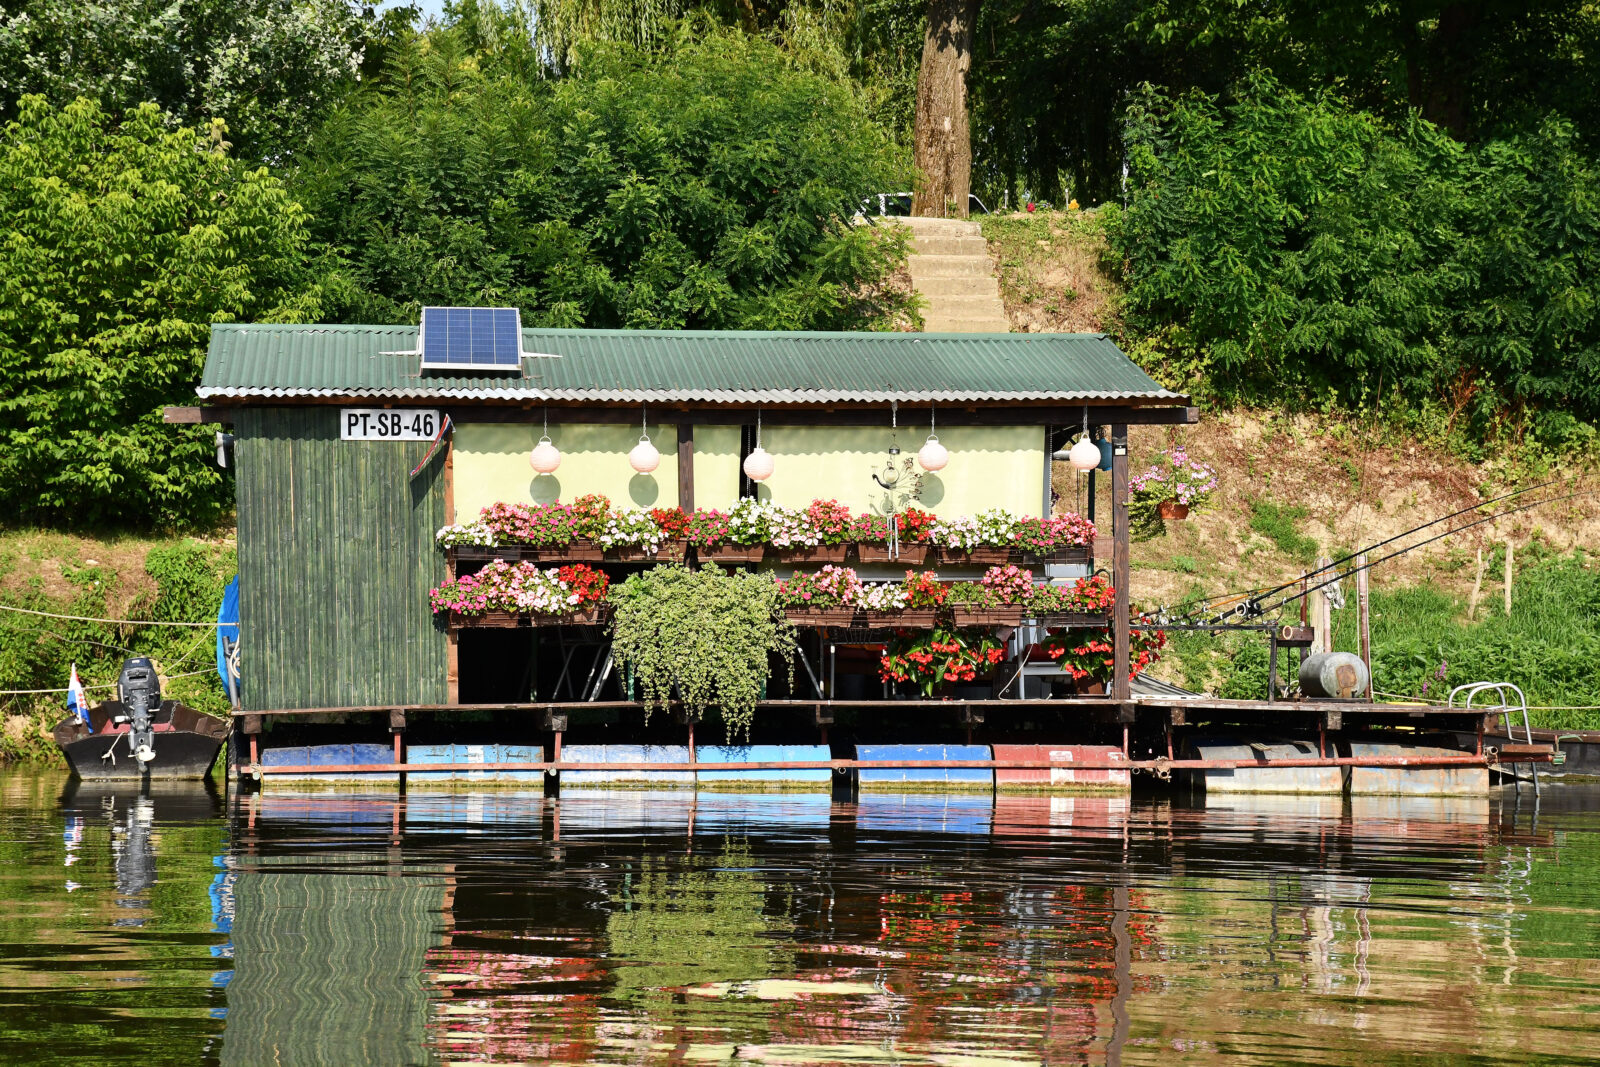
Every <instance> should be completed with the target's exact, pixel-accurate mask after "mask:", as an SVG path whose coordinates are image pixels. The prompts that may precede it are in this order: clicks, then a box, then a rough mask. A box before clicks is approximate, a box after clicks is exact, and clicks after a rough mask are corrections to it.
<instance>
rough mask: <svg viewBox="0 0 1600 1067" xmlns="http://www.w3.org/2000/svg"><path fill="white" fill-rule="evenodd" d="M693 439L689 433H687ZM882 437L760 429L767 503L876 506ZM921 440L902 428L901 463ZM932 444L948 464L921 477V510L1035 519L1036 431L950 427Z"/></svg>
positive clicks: (873, 432) (1039, 463) (883, 432)
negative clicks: (946, 454) (767, 465)
mask: <svg viewBox="0 0 1600 1067" xmlns="http://www.w3.org/2000/svg"><path fill="white" fill-rule="evenodd" d="M699 432H700V430H699V428H698V427H697V428H696V430H695V433H696V434H697V435H698V434H699ZM889 436H890V435H889V428H888V427H887V426H885V427H881V428H879V427H872V428H866V429H856V428H851V427H843V426H774V427H770V428H767V429H764V430H763V431H762V434H761V446H762V447H763V448H765V449H766V450H767V451H768V452H771V453H772V454H773V456H774V458H775V459H776V469H775V470H774V471H773V475H772V477H771V478H769V479H767V482H766V486H767V487H768V488H770V491H771V496H772V499H773V500H774V501H776V502H777V503H779V504H785V505H788V506H790V507H804V506H805V505H807V504H809V503H811V501H813V500H815V499H817V498H819V497H820V498H823V499H834V500H838V501H839V502H840V503H841V504H848V505H849V506H850V509H851V510H852V511H856V512H862V511H867V510H869V508H870V506H871V505H872V503H873V502H874V501H875V500H881V499H882V495H883V491H882V490H881V489H879V488H878V486H877V484H876V483H874V482H873V480H872V474H873V472H874V471H879V470H882V469H883V465H884V462H885V461H886V460H887V459H888V451H889ZM927 436H928V434H927V431H926V430H924V429H921V428H905V427H902V428H901V430H900V434H899V441H900V447H901V449H902V450H903V451H902V456H914V455H915V454H916V452H917V449H919V448H921V447H922V442H923V441H924V440H926V439H927ZM939 440H940V441H941V442H942V443H943V444H944V446H945V448H947V449H949V450H950V462H949V464H948V465H947V466H946V467H945V468H944V469H943V470H942V471H940V472H938V473H937V474H924V475H923V499H922V503H921V504H920V506H921V507H922V508H923V509H924V510H927V511H932V512H934V513H935V514H938V515H974V514H976V513H978V512H980V511H984V510H986V509H988V508H1008V509H1010V510H1011V511H1014V512H1017V513H1019V514H1022V515H1038V514H1041V509H1042V508H1043V505H1044V464H1045V455H1044V427H1042V426H954V427H951V428H950V429H948V430H940V431H939ZM919 469H920V468H919ZM698 477H699V474H698V469H697V472H696V478H697V479H698ZM762 495H763V496H765V495H766V494H765V493H763V494H762Z"/></svg>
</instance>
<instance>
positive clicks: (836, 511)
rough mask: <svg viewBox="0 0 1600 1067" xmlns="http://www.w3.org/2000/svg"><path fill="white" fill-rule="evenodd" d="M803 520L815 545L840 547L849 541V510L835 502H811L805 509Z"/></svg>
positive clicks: (850, 522) (850, 526) (850, 523)
mask: <svg viewBox="0 0 1600 1067" xmlns="http://www.w3.org/2000/svg"><path fill="white" fill-rule="evenodd" d="M805 518H806V522H807V523H809V524H810V526H811V530H812V533H813V534H814V535H815V536H816V539H817V541H816V543H817V544H820V545H842V544H845V543H847V542H848V541H849V540H850V531H851V529H852V521H851V515H850V509H849V508H848V507H846V506H845V505H843V504H841V503H839V502H838V501H837V500H813V501H812V502H811V503H810V505H809V506H808V507H807V508H806V511H805Z"/></svg>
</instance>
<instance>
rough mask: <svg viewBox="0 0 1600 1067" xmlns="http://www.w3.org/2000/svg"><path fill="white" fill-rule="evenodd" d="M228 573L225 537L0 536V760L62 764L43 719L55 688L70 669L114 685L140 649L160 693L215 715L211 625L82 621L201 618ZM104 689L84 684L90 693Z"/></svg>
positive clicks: (57, 699)
mask: <svg viewBox="0 0 1600 1067" xmlns="http://www.w3.org/2000/svg"><path fill="white" fill-rule="evenodd" d="M234 570H235V564H234V552H233V543H232V539H231V536H218V537H215V538H206V539H202V538H194V537H178V538H166V539H156V538H140V537H124V536H109V537H98V538H95V537H82V536H75V535H70V534H60V533H52V532H48V531H41V530H11V531H5V532H0V605H4V606H5V607H7V608H21V609H25V610H26V611H27V612H41V613H45V614H26V613H23V612H19V611H11V610H0V689H3V690H6V691H7V692H6V693H5V694H3V695H0V762H5V761H14V760H27V761H31V762H38V763H60V762H61V759H60V754H59V753H58V752H57V750H56V748H55V745H54V744H53V743H52V742H51V740H50V736H49V731H50V727H51V726H53V725H54V724H55V723H56V722H58V721H60V720H61V718H62V717H64V715H65V714H66V711H65V704H66V702H65V697H64V696H63V694H61V693H27V692H16V691H17V690H37V689H47V690H48V689H61V688H64V687H65V686H66V684H67V677H68V672H69V671H70V669H71V665H72V664H73V663H74V662H76V663H77V665H78V676H79V678H81V679H82V681H83V683H84V685H85V686H90V687H93V686H98V685H104V684H107V683H112V682H115V681H116V677H117V672H118V670H119V669H120V667H121V665H122V661H123V659H124V658H126V657H127V656H130V655H144V656H150V657H151V658H152V659H154V660H155V663H156V666H157V667H158V668H159V669H160V671H161V673H162V675H163V684H162V689H163V693H164V695H166V696H167V697H170V698H172V699H175V700H181V701H183V702H184V703H185V704H188V705H190V706H192V707H195V708H198V709H200V710H202V711H209V712H213V713H221V712H223V711H224V710H226V708H227V698H226V696H225V695H224V693H223V691H222V686H221V683H220V682H219V681H218V679H217V675H216V669H215V661H216V651H215V649H216V643H215V634H214V631H212V630H210V629H208V628H204V627H191V626H148V625H147V626H138V625H131V624H129V623H127V622H120V621H116V622H103V621H81V619H62V618H55V617H53V616H59V615H66V616H79V617H82V618H87V619H91V620H108V619H109V620H138V621H152V622H181V623H209V622H213V621H215V619H216V617H217V607H218V605H219V603H220V602H221V598H222V587H223V585H225V584H226V582H227V580H228V579H229V578H231V577H232V576H233V573H234ZM109 692H110V691H109V690H107V689H95V688H90V689H89V698H90V699H91V701H98V700H103V699H105V698H106V697H107V695H108V694H109Z"/></svg>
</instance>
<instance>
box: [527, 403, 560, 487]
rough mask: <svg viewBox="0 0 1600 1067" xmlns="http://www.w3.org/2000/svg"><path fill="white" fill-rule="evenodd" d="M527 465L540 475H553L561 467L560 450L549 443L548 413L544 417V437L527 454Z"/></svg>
mask: <svg viewBox="0 0 1600 1067" xmlns="http://www.w3.org/2000/svg"><path fill="white" fill-rule="evenodd" d="M528 465H529V466H530V467H532V468H533V469H534V470H535V471H537V472H538V473H540V474H554V473H555V470H556V468H557V467H559V466H561V449H559V448H557V447H556V446H555V445H553V444H551V443H550V412H549V411H546V412H545V415H544V435H543V436H542V437H540V438H539V443H538V444H536V445H534V446H533V451H532V452H529V453H528Z"/></svg>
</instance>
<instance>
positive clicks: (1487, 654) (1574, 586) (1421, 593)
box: [1333, 552, 1600, 730]
mask: <svg viewBox="0 0 1600 1067" xmlns="http://www.w3.org/2000/svg"><path fill="white" fill-rule="evenodd" d="M1530 555H1531V557H1532V558H1531V559H1530V560H1529V562H1528V563H1527V564H1526V565H1525V566H1523V567H1522V568H1521V569H1520V571H1519V572H1518V573H1516V574H1514V575H1513V585H1512V602H1511V614H1510V615H1509V616H1507V615H1506V613H1505V610H1504V607H1503V606H1502V601H1501V597H1500V595H1499V594H1500V590H1499V589H1498V588H1494V589H1493V590H1492V592H1491V595H1489V596H1487V597H1485V598H1484V602H1483V603H1482V604H1480V605H1479V609H1478V618H1477V620H1468V619H1467V618H1466V605H1465V604H1463V603H1461V602H1460V601H1459V600H1457V599H1456V598H1454V597H1451V596H1448V595H1446V594H1445V593H1442V592H1440V591H1439V590H1438V589H1437V588H1435V587H1433V586H1428V585H1415V586H1407V587H1403V588H1398V589H1392V590H1384V589H1374V590H1373V593H1372V650H1373V651H1372V660H1373V681H1374V687H1375V688H1376V689H1377V690H1379V691H1380V692H1384V693H1391V694H1398V695H1402V696H1408V697H1420V698H1427V699H1442V698H1443V697H1444V696H1446V695H1447V694H1448V693H1449V692H1450V689H1451V688H1452V687H1454V686H1457V685H1463V684H1466V683H1468V682H1478V681H1505V682H1512V683H1515V684H1516V685H1518V686H1521V687H1522V690H1523V692H1525V693H1526V694H1527V696H1528V702H1529V703H1530V704H1536V705H1545V706H1554V707H1570V706H1573V705H1587V706H1594V705H1600V671H1597V667H1600V568H1597V567H1596V562H1595V560H1594V558H1592V557H1590V556H1589V555H1587V554H1586V553H1582V552H1578V553H1575V554H1573V555H1567V556H1543V557H1541V556H1539V555H1538V554H1537V553H1530ZM1333 640H1334V647H1335V648H1338V649H1344V650H1348V651H1355V650H1356V644H1357V637H1356V608H1355V603H1354V598H1353V597H1351V598H1349V603H1347V605H1346V606H1345V607H1344V608H1343V609H1342V610H1340V611H1336V612H1334V620H1333ZM1534 721H1535V722H1536V723H1537V724H1539V725H1543V726H1551V727H1556V728H1564V729H1589V730H1594V729H1600V711H1568V710H1549V711H1538V712H1535V713H1534Z"/></svg>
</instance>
